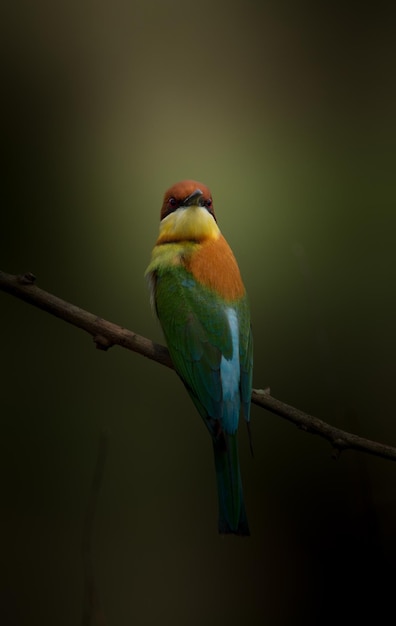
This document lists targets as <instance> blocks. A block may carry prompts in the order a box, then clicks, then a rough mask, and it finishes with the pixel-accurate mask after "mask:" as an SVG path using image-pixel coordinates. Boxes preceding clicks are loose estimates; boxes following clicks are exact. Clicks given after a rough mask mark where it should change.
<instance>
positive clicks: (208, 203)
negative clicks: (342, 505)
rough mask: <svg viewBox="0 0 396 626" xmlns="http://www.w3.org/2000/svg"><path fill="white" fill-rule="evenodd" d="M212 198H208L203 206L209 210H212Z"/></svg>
mask: <svg viewBox="0 0 396 626" xmlns="http://www.w3.org/2000/svg"><path fill="white" fill-rule="evenodd" d="M212 204H213V203H212V198H209V200H205V206H206V208H207V209H211V208H212Z"/></svg>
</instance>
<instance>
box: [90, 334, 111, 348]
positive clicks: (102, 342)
mask: <svg viewBox="0 0 396 626" xmlns="http://www.w3.org/2000/svg"><path fill="white" fill-rule="evenodd" d="M93 340H94V342H95V344H96V347H97V349H98V350H104V351H106V350H108V349H109V348H111V346H113V345H114V344H113V343H112V342H111V341H110V339H107V337H104V336H103V335H95V336H94V337H93Z"/></svg>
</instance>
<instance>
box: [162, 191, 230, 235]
mask: <svg viewBox="0 0 396 626" xmlns="http://www.w3.org/2000/svg"><path fill="white" fill-rule="evenodd" d="M219 234H220V231H219V228H218V226H217V223H216V216H215V213H214V208H213V200H212V194H211V193H210V189H209V188H208V187H207V186H206V185H204V184H203V183H198V182H196V181H194V180H183V181H181V182H180V183H176V184H175V185H172V187H170V188H169V189H168V190H167V191H166V192H165V196H164V201H163V203H162V208H161V225H160V237H159V240H158V243H167V242H177V241H197V242H200V241H204V240H206V239H214V238H217V237H218V236H219Z"/></svg>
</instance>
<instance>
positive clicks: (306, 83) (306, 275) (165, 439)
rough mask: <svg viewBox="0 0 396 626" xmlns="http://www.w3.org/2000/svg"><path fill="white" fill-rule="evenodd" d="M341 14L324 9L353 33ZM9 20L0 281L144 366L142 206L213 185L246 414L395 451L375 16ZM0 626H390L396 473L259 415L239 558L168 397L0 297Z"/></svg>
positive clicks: (42, 317)
mask: <svg viewBox="0 0 396 626" xmlns="http://www.w3.org/2000/svg"><path fill="white" fill-rule="evenodd" d="M347 6H348V5H346V7H347ZM388 7H389V8H388V9H386V8H383V7H382V5H381V4H380V3H377V4H376V5H371V6H369V5H367V8H366V9H365V8H364V7H363V5H362V6H361V7H360V9H359V12H356V11H355V10H353V9H352V7H351V9H350V10H348V8H345V6H344V7H343V8H340V9H338V8H337V5H334V4H333V3H327V4H326V5H325V8H323V7H321V8H320V9H319V8H318V5H317V3H315V4H314V3H312V4H310V3H304V2H294V3H293V2H289V3H285V2H261V3H260V2H252V1H248V0H244V2H236V1H234V2H231V3H230V2H225V0H223V1H218V2H216V1H213V0H210V1H209V0H203V1H201V2H199V3H197V2H187V1H185V2H182V1H181V0H174V1H173V2H171V1H167V2H157V1H156V0H140V1H132V2H129V3H124V2H120V1H117V0H116V1H113V2H107V3H84V4H82V5H80V4H76V5H74V4H70V3H64V4H63V3H60V2H56V3H30V4H27V3H26V4H23V5H22V3H20V2H16V3H14V4H12V6H10V7H8V9H7V11H6V14H4V13H5V10H4V8H3V14H4V15H3V17H4V18H5V19H2V20H1V24H2V31H3V32H2V37H1V41H2V44H1V45H2V50H1V58H2V63H1V83H2V88H3V89H2V91H3V96H2V108H3V113H2V121H3V133H2V134H3V138H2V147H3V151H4V156H5V163H4V165H3V166H2V190H1V196H2V200H1V220H0V267H1V269H3V270H4V271H7V272H11V273H20V272H24V271H31V272H33V273H35V274H36V275H37V277H38V284H39V286H41V287H43V288H44V289H47V290H49V291H52V292H54V293H56V294H57V295H59V296H60V297H62V298H64V299H66V300H70V301H71V302H74V303H75V304H78V305H79V306H81V307H83V308H86V309H88V310H90V311H92V312H94V313H96V314H98V315H100V316H102V317H104V318H108V319H111V320H112V321H114V322H117V323H119V324H122V325H124V326H126V327H128V328H130V329H132V330H134V331H136V332H138V333H140V334H143V335H145V336H148V337H150V338H152V339H154V340H156V341H162V337H161V332H160V329H159V326H158V324H157V323H156V321H155V319H154V318H153V316H152V314H151V312H150V308H149V302H148V296H147V290H146V285H145V282H144V279H143V273H144V270H145V267H146V265H147V263H148V260H149V255H150V250H151V248H152V245H153V243H154V241H155V238H156V234H157V229H158V218H159V208H160V204H161V198H162V194H163V191H164V189H165V188H166V187H167V186H169V185H170V184H172V183H173V182H175V181H177V180H179V179H182V178H185V177H192V178H196V179H198V180H202V181H204V182H205V183H207V184H208V185H209V186H211V188H212V191H213V194H214V197H215V205H216V210H217V215H218V219H219V223H220V226H221V228H222V230H223V232H224V234H225V236H226V237H227V239H228V240H229V242H230V243H231V245H232V247H233V249H234V251H235V253H236V255H237V258H238V260H239V263H240V266H241V269H242V272H243V275H244V279H245V282H246V286H247V288H248V291H249V294H250V300H251V308H252V318H253V325H254V336H255V373H254V384H255V386H256V387H264V386H266V385H270V386H271V390H272V393H273V394H274V395H275V396H276V397H279V398H280V399H282V400H284V401H286V402H288V403H290V404H293V405H295V406H297V407H299V408H301V409H303V410H305V411H307V412H310V413H312V414H315V415H317V416H318V417H321V418H322V419H325V420H327V421H329V422H330V423H331V424H334V425H335V426H339V427H341V428H344V429H346V430H350V431H353V432H356V433H358V434H361V435H363V436H366V437H369V438H372V439H375V440H379V441H383V442H386V443H389V444H396V419H395V408H394V407H395V401H394V388H395V355H396V333H395V315H396V306H395V304H396V298H395V290H396V286H395V263H396V245H395V232H396V213H395V199H396V198H395V196H396V194H395V148H396V127H395V126H396V125H395V110H396V89H395V71H394V67H395V65H394V60H395V57H394V52H395V37H394V27H393V21H392V8H391V3H388ZM0 315H1V344H0V345H1V347H0V351H1V361H0V362H1V396H0V410H1V415H0V417H1V437H0V459H1V461H0V462H1V477H2V479H1V484H2V489H1V529H2V530H1V535H2V540H1V543H2V549H1V566H0V567H1V573H2V583H1V600H0V623H1V624H5V625H11V626H14V625H18V626H19V625H25V624H26V625H27V624H29V625H31V624H41V625H42V626H46V625H53V624H57V625H59V626H63V625H65V626H66V625H68V626H69V625H70V624H79V623H80V622H81V612H82V595H83V568H82V559H81V548H80V546H81V536H82V527H83V520H84V515H85V510H86V507H87V502H88V498H89V492H90V484H91V479H92V473H93V469H94V465H95V460H96V455H97V447H98V440H99V435H100V432H101V430H102V429H103V428H105V429H107V430H108V432H109V452H108V458H107V464H106V468H105V478H104V483H103V486H102V490H101V493H100V499H99V506H98V511H97V515H96V520H95V524H96V525H95V533H94V537H93V550H94V568H95V576H96V582H97V587H98V592H99V597H100V601H101V604H102V607H103V610H104V613H105V615H106V618H107V622H108V624H114V625H117V626H126V625H129V624H147V625H151V624H152V625H154V624H155V625H157V624H162V623H172V624H175V625H179V624H180V625H184V624H191V625H197V626H198V625H201V624H207V625H208V626H210V625H216V626H217V625H218V624H228V625H229V626H233V625H236V624H245V625H246V626H250V625H253V624H270V625H271V626H272V625H274V626H278V625H279V626H280V625H283V624H287V625H289V624H293V625H294V624H302V623H304V624H305V625H311V624H312V625H315V624H321V625H326V624H330V623H331V624H333V623H335V622H337V623H359V621H361V620H362V619H363V618H365V619H372V620H373V621H374V620H375V623H377V624H380V623H381V624H382V623H384V619H385V617H384V616H385V615H386V613H387V612H388V611H389V610H391V608H392V607H393V604H394V601H393V596H394V589H395V582H396V580H395V571H394V562H395V558H396V541H395V523H396V467H395V466H394V464H392V463H391V462H390V461H385V460H381V459H377V458H371V457H369V456H367V455H364V454H358V453H353V452H346V453H344V454H342V455H341V457H340V459H339V460H338V461H334V460H332V459H331V449H330V447H329V445H328V444H327V443H326V442H324V441H322V440H320V439H318V438H315V437H312V436H310V435H308V434H306V433H303V432H301V431H299V430H297V429H296V428H294V427H293V426H291V425H290V424H288V423H286V422H283V421H282V420H281V419H280V418H277V417H275V416H273V415H271V414H269V413H266V412H264V411H262V410H259V409H257V408H253V417H252V428H253V435H254V446H255V458H254V459H253V460H252V459H251V457H250V454H249V450H248V444H247V437H246V433H245V430H244V429H241V438H240V439H241V441H240V443H241V464H242V473H243V479H244V485H245V493H246V503H247V510H248V514H249V520H250V526H251V531H252V537H251V538H250V539H249V540H239V539H238V538H233V537H229V538H225V539H221V538H219V537H218V535H217V531H216V522H217V504H216V493H215V478H214V468H213V460H212V450H211V444H210V440H209V438H208V436H207V433H206V431H205V429H204V427H203V425H202V423H201V422H200V420H199V418H198V416H197V415H196V414H195V410H194V408H193V406H192V404H191V402H190V401H189V399H188V397H187V394H186V393H185V391H184V389H183V388H182V385H181V384H180V382H179V381H178V379H177V377H176V376H175V375H174V373H173V372H171V371H168V370H166V369H165V368H163V367H160V366H159V365H157V364H155V363H152V362H150V361H148V360H146V359H143V358H142V357H140V356H138V355H134V354H132V353H128V352H127V351H126V350H122V349H119V348H113V349H112V350H110V352H108V353H102V352H99V351H97V350H95V349H94V347H93V343H92V342H91V340H90V339H89V337H88V336H87V335H85V334H84V333H83V332H82V331H79V330H77V329H75V328H73V327H71V326H68V325H67V324H65V323H64V322H61V321H59V320H57V319H55V318H52V317H51V316H49V315H47V314H45V313H43V312H41V311H39V310H35V309H34V308H33V307H31V306H28V305H26V304H24V303H22V302H20V301H17V300H16V299H14V298H12V297H10V296H8V295H6V294H1V293H0Z"/></svg>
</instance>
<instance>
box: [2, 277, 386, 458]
mask: <svg viewBox="0 0 396 626" xmlns="http://www.w3.org/2000/svg"><path fill="white" fill-rule="evenodd" d="M34 282H35V276H34V275H33V274H30V273H27V274H23V275H20V276H15V275H12V274H6V273H5V272H2V271H0V289H1V290H3V291H6V292H7V293H10V294H11V295H13V296H15V297H17V298H20V299H21V300H24V301H25V302H28V303H29V304H32V305H33V306H37V307H39V308H40V309H43V310H44V311H47V312H48V313H51V314H52V315H55V316H56V317H59V318H61V319H63V320H65V321H66V322H68V323H69V324H73V325H74V326H77V327H78V328H81V329H82V330H85V331H86V332H88V333H89V334H90V335H92V337H93V340H94V342H95V343H96V347H97V348H99V349H101V350H108V348H110V347H111V346H113V345H118V346H121V347H123V348H127V349H128V350H132V351H133V352H137V353H138V354H141V355H143V356H145V357H147V358H149V359H152V360H153V361H157V363H160V364H161V365H165V366H166V367H170V368H172V369H173V365H172V361H171V358H170V356H169V352H168V350H167V348H165V346H161V345H159V344H156V343H154V342H153V341H150V340H149V339H146V338H145V337H141V336H140V335H137V334H136V333H133V332H131V331H130V330H127V329H125V328H122V327H121V326H118V325H117V324H113V323H112V322H109V321H107V320H104V319H102V318H101V317H98V316H96V315H94V314H93V313H89V312H88V311H84V309H80V308H79V307H77V306H75V305H74V304H70V302H66V301H65V300H62V299H61V298H58V297H57V296H54V295H53V294H51V293H49V292H47V291H44V290H43V289H40V288H39V287H36V285H35V284H34ZM252 402H253V403H254V404H256V405H258V406H260V407H262V408H264V409H266V410H267V411H270V412H271V413H275V415H279V416H280V417H283V418H284V419H286V420H288V421H289V422H292V423H293V424H296V425H297V426H298V427H299V428H301V429H302V430H305V431H306V432H309V433H311V434H314V435H318V436H319V437H322V438H324V439H326V440H327V441H329V443H330V444H331V445H332V447H333V449H334V454H333V456H334V457H335V458H336V457H337V456H338V455H339V454H340V452H342V451H343V450H347V449H351V450H359V451H360V452H366V453H368V454H372V455H375V456H379V457H382V458H385V459H389V460H391V461H396V448H394V447H392V446H388V445H384V444H381V443H377V442H375V441H371V440H369V439H364V438H363V437H359V436H358V435H354V434H352V433H348V432H346V431H343V430H340V429H339V428H335V427H334V426H330V424H327V423H326V422H324V421H322V420H320V419H318V418H317V417H314V416H312V415H308V414H307V413H303V411H300V410H299V409H296V408H294V407H292V406H290V405H288V404H286V403H284V402H282V401H281V400H277V399H276V398H274V397H273V396H271V394H270V391H269V389H266V390H261V389H253V392H252Z"/></svg>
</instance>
